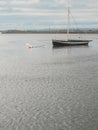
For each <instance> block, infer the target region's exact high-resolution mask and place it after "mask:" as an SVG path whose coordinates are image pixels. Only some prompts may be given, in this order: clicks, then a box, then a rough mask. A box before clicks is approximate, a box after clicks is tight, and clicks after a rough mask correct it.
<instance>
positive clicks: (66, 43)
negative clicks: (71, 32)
mask: <svg viewBox="0 0 98 130" xmlns="http://www.w3.org/2000/svg"><path fill="white" fill-rule="evenodd" d="M90 41H91V40H52V44H53V47H61V46H80V45H88V43H89V42H90Z"/></svg>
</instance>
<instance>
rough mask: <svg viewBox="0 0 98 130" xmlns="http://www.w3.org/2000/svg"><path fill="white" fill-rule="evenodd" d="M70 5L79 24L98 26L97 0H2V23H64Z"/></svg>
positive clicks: (0, 14)
mask: <svg viewBox="0 0 98 130" xmlns="http://www.w3.org/2000/svg"><path fill="white" fill-rule="evenodd" d="M95 3H96V4H95ZM68 6H70V7H71V12H72V14H73V16H74V18H75V19H76V21H78V22H79V25H81V26H82V24H84V23H86V24H87V23H89V25H90V26H91V25H94V23H96V24H95V25H96V27H98V24H97V22H98V3H97V0H82V1H81V0H75V1H74V0H0V23H1V24H2V21H4V23H7V22H9V23H11V25H12V24H13V26H15V27H16V25H17V24H18V22H19V21H20V22H21V23H23V22H24V21H25V23H26V24H25V25H26V26H27V24H29V23H30V24H31V23H32V22H33V24H40V26H41V25H44V24H45V26H46V25H47V26H49V25H50V24H51V25H54V24H56V25H57V26H58V25H61V24H62V25H64V24H66V19H67V7H68ZM5 19H6V20H5ZM13 19H15V21H14V20H13ZM27 19H28V20H27ZM22 21H23V22H22ZM12 22H14V23H15V22H16V24H14V23H12ZM8 26H10V25H7V27H8ZM18 26H19V24H18ZM26 26H25V27H26ZM27 27H28V26H27Z"/></svg>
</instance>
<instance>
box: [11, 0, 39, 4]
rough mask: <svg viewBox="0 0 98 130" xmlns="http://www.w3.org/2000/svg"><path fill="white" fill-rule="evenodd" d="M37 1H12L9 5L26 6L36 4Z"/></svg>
mask: <svg viewBox="0 0 98 130" xmlns="http://www.w3.org/2000/svg"><path fill="white" fill-rule="evenodd" d="M38 2H39V0H12V1H11V2H10V4H12V5H21V4H23V5H27V4H36V3H38Z"/></svg>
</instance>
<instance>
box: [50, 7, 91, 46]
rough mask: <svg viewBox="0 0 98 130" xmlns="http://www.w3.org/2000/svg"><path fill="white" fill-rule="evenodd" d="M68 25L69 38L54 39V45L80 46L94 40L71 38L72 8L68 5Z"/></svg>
mask: <svg viewBox="0 0 98 130" xmlns="http://www.w3.org/2000/svg"><path fill="white" fill-rule="evenodd" d="M67 22H68V26H67V40H57V39H53V40H52V44H53V47H60V46H80V45H88V43H89V42H90V41H92V40H82V39H81V40H80V39H79V40H78V39H76V40H75V39H70V32H69V30H70V8H69V7H68V21H67Z"/></svg>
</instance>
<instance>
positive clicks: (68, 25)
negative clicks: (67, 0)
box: [67, 7, 70, 40]
mask: <svg viewBox="0 0 98 130" xmlns="http://www.w3.org/2000/svg"><path fill="white" fill-rule="evenodd" d="M69 29H70V7H68V14H67V40H69V38H70V36H69Z"/></svg>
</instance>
